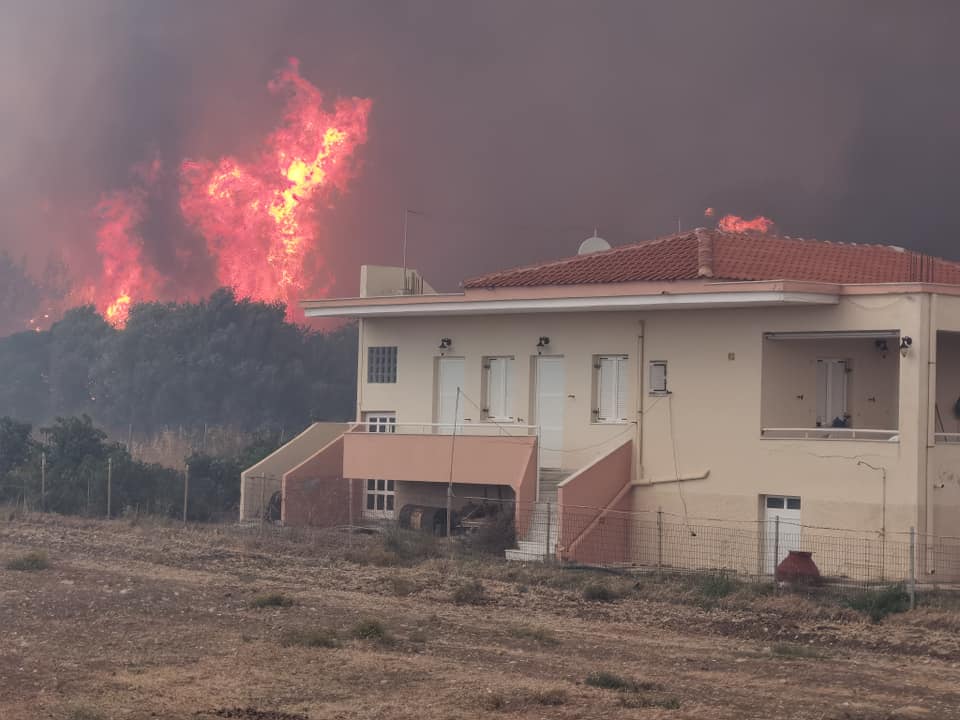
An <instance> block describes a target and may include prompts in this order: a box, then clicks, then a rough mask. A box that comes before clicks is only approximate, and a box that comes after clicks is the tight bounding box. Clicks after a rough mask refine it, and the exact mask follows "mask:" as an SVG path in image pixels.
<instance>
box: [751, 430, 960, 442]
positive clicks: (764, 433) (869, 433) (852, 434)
mask: <svg viewBox="0 0 960 720" xmlns="http://www.w3.org/2000/svg"><path fill="white" fill-rule="evenodd" d="M760 437H762V438H764V439H767V440H870V441H874V442H899V440H900V431H899V430H874V429H867V428H842V427H818V428H761V429H760ZM958 438H960V435H958ZM958 442H960V439H958Z"/></svg>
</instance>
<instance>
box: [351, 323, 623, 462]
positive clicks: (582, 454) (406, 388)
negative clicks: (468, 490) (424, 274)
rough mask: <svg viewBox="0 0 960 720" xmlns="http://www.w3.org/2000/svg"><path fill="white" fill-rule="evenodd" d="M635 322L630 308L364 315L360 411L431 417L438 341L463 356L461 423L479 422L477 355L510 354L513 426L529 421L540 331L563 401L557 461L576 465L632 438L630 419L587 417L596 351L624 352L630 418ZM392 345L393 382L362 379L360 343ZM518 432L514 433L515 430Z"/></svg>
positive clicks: (402, 419) (419, 419) (413, 419)
mask: <svg viewBox="0 0 960 720" xmlns="http://www.w3.org/2000/svg"><path fill="white" fill-rule="evenodd" d="M641 331H642V324H641V319H640V318H639V317H638V316H636V315H635V314H632V313H589V314H570V315H551V314H536V315H516V316H513V315H501V316H495V317H494V316H488V317H451V318H390V319H369V318H368V319H365V320H364V322H363V326H362V336H361V347H360V380H361V382H360V383H359V392H358V396H359V402H358V405H359V409H360V412H361V413H364V412H376V411H395V412H396V413H397V422H398V423H400V424H401V428H402V425H403V423H430V422H434V421H435V419H436V412H437V408H436V400H435V393H434V389H435V386H436V377H435V373H436V360H437V358H438V357H440V351H439V350H438V345H439V343H440V338H442V337H448V338H450V339H451V340H452V341H453V346H452V347H451V348H450V350H449V351H448V352H447V353H446V354H447V355H448V356H451V357H462V358H464V365H465V373H464V374H465V378H464V380H465V387H464V389H463V392H464V398H465V400H464V401H465V412H464V422H465V423H480V422H483V421H484V419H483V417H482V415H481V412H480V408H481V407H483V405H484V403H483V395H482V390H483V360H484V358H485V357H489V356H512V357H513V358H514V362H513V368H512V372H513V375H512V378H511V380H512V384H511V387H512V389H511V395H510V399H511V403H512V410H511V411H512V413H513V417H514V418H515V422H516V423H517V424H531V425H533V424H536V418H534V417H533V413H534V377H533V368H534V361H535V358H536V356H537V350H536V344H537V340H538V339H539V337H540V336H543V335H545V336H547V337H549V338H550V339H551V340H550V347H549V349H548V350H547V351H546V352H545V353H544V354H547V355H559V356H563V358H564V360H565V382H566V395H567V398H566V403H565V407H564V417H565V422H564V426H565V432H564V438H563V446H562V448H560V450H562V457H563V460H562V465H563V467H565V468H568V469H575V468H578V467H582V466H583V465H585V464H586V463H587V462H589V461H590V460H591V459H593V458H594V457H596V456H597V455H599V454H602V453H603V452H604V451H606V450H612V449H613V448H614V447H616V446H617V445H618V444H620V443H622V442H623V441H624V440H627V439H630V438H631V437H635V435H636V431H637V424H636V422H633V423H631V422H627V423H621V424H599V423H594V422H592V417H593V416H592V410H593V409H594V408H593V402H594V399H593V384H594V379H593V378H594V369H593V358H594V355H597V354H623V355H627V356H628V357H629V363H630V368H631V371H630V380H631V382H630V383H629V397H628V407H629V408H632V411H631V412H630V413H629V416H630V418H631V419H633V420H634V421H635V420H636V417H637V415H636V407H637V400H636V398H637V389H636V384H637V367H638V366H637V356H638V352H639V348H640V334H641ZM371 345H396V346H397V347H398V354H397V382H396V383H386V384H378V383H367V382H366V378H367V371H366V358H367V350H366V348H367V347H369V346H371ZM516 432H520V431H516Z"/></svg>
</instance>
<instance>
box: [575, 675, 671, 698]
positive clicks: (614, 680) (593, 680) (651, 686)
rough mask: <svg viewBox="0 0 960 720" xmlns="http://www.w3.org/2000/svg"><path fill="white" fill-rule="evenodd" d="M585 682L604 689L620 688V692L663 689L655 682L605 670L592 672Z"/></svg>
mask: <svg viewBox="0 0 960 720" xmlns="http://www.w3.org/2000/svg"><path fill="white" fill-rule="evenodd" d="M584 682H585V683H586V684H587V685H589V686H591V687H596V688H603V689H604V690H619V691H620V692H632V693H639V692H649V691H651V690H663V688H662V687H661V686H660V685H659V684H657V683H654V682H643V681H637V680H632V679H630V678H625V677H622V676H620V675H616V674H614V673H611V672H606V671H605V670H600V671H597V672H592V673H590V674H589V675H587V677H586V679H585V680H584Z"/></svg>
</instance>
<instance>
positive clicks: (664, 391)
mask: <svg viewBox="0 0 960 720" xmlns="http://www.w3.org/2000/svg"><path fill="white" fill-rule="evenodd" d="M654 368H663V382H662V387H654V382H653V370H654ZM647 383H648V390H649V394H650V395H669V394H670V381H669V366H668V363H667V361H666V360H651V361H650V362H649V363H647Z"/></svg>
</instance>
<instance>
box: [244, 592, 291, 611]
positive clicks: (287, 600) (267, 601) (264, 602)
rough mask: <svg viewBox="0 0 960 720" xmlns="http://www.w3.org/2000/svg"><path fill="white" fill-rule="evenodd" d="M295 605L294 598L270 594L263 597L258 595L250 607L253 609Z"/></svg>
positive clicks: (276, 593)
mask: <svg viewBox="0 0 960 720" xmlns="http://www.w3.org/2000/svg"><path fill="white" fill-rule="evenodd" d="M292 605H293V598H291V597H288V596H287V595H284V594H283V593H279V592H270V593H264V594H263V595H257V596H256V597H255V598H254V599H253V600H251V601H250V607H252V608H268V607H284V608H285V607H290V606H292Z"/></svg>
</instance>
